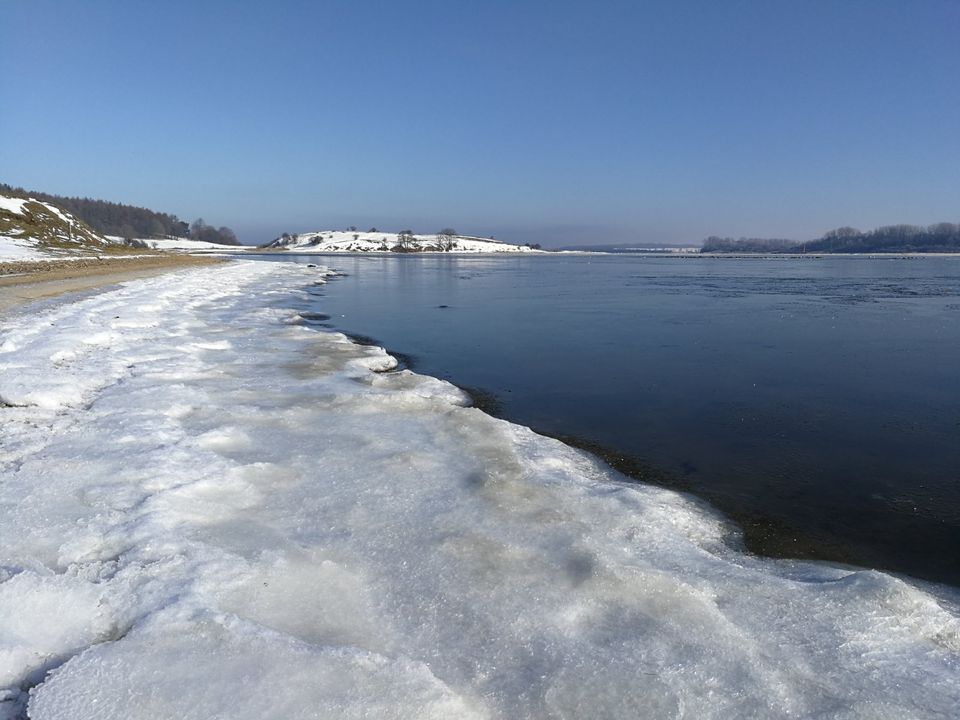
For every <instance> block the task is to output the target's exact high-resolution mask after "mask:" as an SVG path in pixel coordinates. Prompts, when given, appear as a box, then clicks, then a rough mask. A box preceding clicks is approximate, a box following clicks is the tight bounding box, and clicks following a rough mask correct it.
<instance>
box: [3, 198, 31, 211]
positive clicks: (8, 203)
mask: <svg viewBox="0 0 960 720" xmlns="http://www.w3.org/2000/svg"><path fill="white" fill-rule="evenodd" d="M27 202H29V200H25V199H23V198H14V197H7V196H6V195H0V210H6V211H7V212H10V213H13V214H14V215H23V206H24V204H25V203H27Z"/></svg>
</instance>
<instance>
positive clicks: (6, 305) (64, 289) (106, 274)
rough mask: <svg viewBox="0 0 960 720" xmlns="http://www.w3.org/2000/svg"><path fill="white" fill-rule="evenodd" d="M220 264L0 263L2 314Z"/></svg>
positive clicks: (123, 260)
mask: <svg viewBox="0 0 960 720" xmlns="http://www.w3.org/2000/svg"><path fill="white" fill-rule="evenodd" d="M220 262H223V260H221V259H219V258H211V257H194V256H190V255H148V256H141V257H111V258H101V259H97V258H89V259H82V260H50V261H41V262H5V263H0V315H2V314H4V313H7V312H9V311H10V310H11V309H13V308H15V307H17V306H20V305H24V304H27V303H30V302H33V301H36V300H42V299H44V298H50V297H55V296H57V295H63V294H66V293H71V292H81V291H83V290H91V289H93V288H98V287H104V286H107V285H113V284H116V283H120V282H124V281H127V280H135V279H137V278H142V277H149V276H151V275H159V274H160V273H164V272H168V271H170V270H176V269H180V268H186V267H195V266H199V265H212V264H216V263H220Z"/></svg>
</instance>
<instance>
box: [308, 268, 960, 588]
mask: <svg viewBox="0 0 960 720" xmlns="http://www.w3.org/2000/svg"><path fill="white" fill-rule="evenodd" d="M298 261H302V262H321V263H325V264H328V265H330V266H332V267H335V268H337V269H340V270H343V271H345V272H346V273H348V277H345V278H341V279H339V280H338V281H336V282H335V283H332V284H330V285H328V286H326V287H325V288H324V289H323V290H322V291H321V292H322V295H323V296H322V297H317V298H316V303H315V307H313V308H312V309H314V310H317V311H320V312H323V313H327V314H329V315H331V316H332V318H331V320H330V321H329V323H330V324H331V325H332V326H333V327H336V328H337V329H340V330H343V331H346V332H349V333H355V334H361V335H366V336H369V337H371V338H375V339H376V340H377V341H378V342H379V343H380V344H382V345H384V346H385V347H387V348H388V349H390V350H392V351H397V352H400V353H404V354H406V355H409V356H411V357H412V358H413V364H414V369H416V370H418V371H420V372H424V373H429V374H432V375H436V376H439V377H443V378H446V379H449V380H451V381H453V382H454V383H456V384H458V385H461V386H467V387H469V388H475V389H481V390H483V391H486V392H488V393H492V395H493V396H494V397H495V398H496V405H495V406H494V407H493V410H494V412H495V414H498V415H500V416H502V417H505V418H508V419H510V420H513V421H515V422H519V423H522V424H524V425H529V426H531V427H533V428H535V429H537V430H539V431H542V432H545V433H548V434H551V435H555V436H559V437H564V438H571V439H572V440H573V441H574V442H577V443H579V444H581V445H585V446H588V447H591V448H593V449H594V450H595V451H596V452H598V453H599V454H601V455H603V456H604V457H605V458H607V459H608V460H609V461H610V462H611V463H612V464H614V465H616V466H617V467H619V468H621V469H623V470H624V471H625V472H628V473H630V474H632V475H634V476H635V477H638V478H640V479H644V480H649V481H653V482H658V483H662V484H665V485H669V486H672V487H677V488H680V489H683V490H688V491H690V492H693V493H695V494H697V495H699V496H701V497H703V498H705V499H707V500H708V501H710V502H711V503H713V504H714V505H716V506H717V507H719V508H720V509H722V510H723V511H725V512H726V513H728V514H729V515H730V516H732V517H733V518H735V519H736V520H737V521H738V522H739V523H740V525H741V526H742V527H743V528H744V531H745V537H746V541H747V544H748V546H749V547H750V548H751V549H753V550H755V551H758V552H762V553H765V554H771V555H778V556H792V557H815V558H821V559H829V560H839V561H844V562H851V563H854V564H858V565H864V566H869V567H878V568H884V569H888V570H893V571H900V572H904V573H908V574H911V575H914V576H918V577H923V578H928V579H933V580H938V581H944V582H950V583H953V584H960V258H934V257H927V258H920V259H880V260H873V259H865V258H849V257H838V258H826V259H786V258H785V259H708V258H682V259H681V258H651V257H643V256H624V255H618V256H608V257H597V256H589V257H588V256H574V257H564V256H550V257H508V258H502V257H500V258H481V257H476V258H474V257H443V256H429V257H427V256H384V257H370V256H345V255H338V256H333V257H330V256H327V257H324V258H320V259H317V258H315V257H314V258H312V259H311V258H303V257H301V258H299V259H298Z"/></svg>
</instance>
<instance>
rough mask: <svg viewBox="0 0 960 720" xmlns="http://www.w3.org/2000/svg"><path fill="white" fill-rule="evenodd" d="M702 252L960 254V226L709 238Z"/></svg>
mask: <svg viewBox="0 0 960 720" xmlns="http://www.w3.org/2000/svg"><path fill="white" fill-rule="evenodd" d="M702 252H714V253H730V252H748V253H749V252H762V253H808V252H809V253H848V254H849V253H892V252H897V253H904V252H960V225H958V224H956V223H949V222H942V223H936V224H934V225H928V226H927V227H920V226H917V225H885V226H883V227H879V228H876V229H875V230H870V231H869V232H861V231H859V230H857V229H856V228H852V227H842V228H837V229H836V230H831V231H830V232H828V233H825V234H824V235H823V236H822V237H819V238H817V239H815V240H807V241H795V240H779V239H769V238H740V239H738V240H734V239H733V238H721V237H716V236H711V237H708V238H707V239H706V240H705V241H704V243H703V248H702Z"/></svg>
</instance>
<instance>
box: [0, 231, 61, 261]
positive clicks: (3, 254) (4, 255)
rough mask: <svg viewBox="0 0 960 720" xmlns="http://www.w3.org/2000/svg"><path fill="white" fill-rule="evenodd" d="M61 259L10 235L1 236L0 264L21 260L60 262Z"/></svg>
mask: <svg viewBox="0 0 960 720" xmlns="http://www.w3.org/2000/svg"><path fill="white" fill-rule="evenodd" d="M59 259H60V258H58V257H56V256H55V255H50V254H49V253H45V252H42V251H40V250H38V249H37V248H36V247H35V246H34V245H33V244H32V243H31V242H30V241H28V240H23V239H21V238H17V237H10V236H9V235H0V262H17V261H20V260H59Z"/></svg>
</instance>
